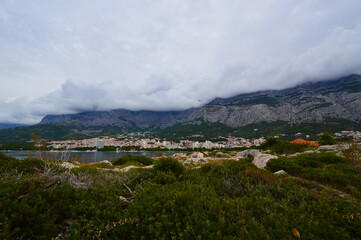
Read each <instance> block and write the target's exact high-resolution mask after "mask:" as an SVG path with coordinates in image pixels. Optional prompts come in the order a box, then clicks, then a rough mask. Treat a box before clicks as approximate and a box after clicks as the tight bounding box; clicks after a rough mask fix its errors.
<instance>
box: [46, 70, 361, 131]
mask: <svg viewBox="0 0 361 240" xmlns="http://www.w3.org/2000/svg"><path fill="white" fill-rule="evenodd" d="M360 113H361V76H360V75H357V74H352V75H349V76H347V77H343V78H340V79H336V80H330V81H322V82H311V83H305V84H301V85H298V86H296V87H293V88H287V89H283V90H266V91H258V92H253V93H245V94H239V95H236V96H234V97H230V98H215V99H214V100H212V101H210V102H209V103H207V104H205V105H204V106H202V107H199V108H190V109H186V110H184V111H148V110H144V111H142V110H141V111H131V110H126V109H114V110H110V111H87V112H81V113H76V114H64V115H48V116H45V117H44V118H43V119H42V121H41V122H40V123H39V124H64V125H68V126H74V127H80V126H84V127H100V126H114V127H119V128H139V129H143V130H147V129H155V128H161V129H162V128H167V127H171V126H173V125H175V124H197V123H200V122H201V121H204V122H209V123H216V122H219V123H222V124H225V125H227V126H230V127H242V126H245V125H247V124H252V123H259V122H273V121H278V120H280V121H287V122H295V123H300V122H322V121H323V120H325V119H326V118H336V119H347V120H351V121H356V122H359V121H361V114H360Z"/></svg>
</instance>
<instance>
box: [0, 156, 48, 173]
mask: <svg viewBox="0 0 361 240" xmlns="http://www.w3.org/2000/svg"><path fill="white" fill-rule="evenodd" d="M44 165H45V162H44V161H42V160H39V159H35V158H29V159H28V158H27V159H17V158H13V157H9V156H6V155H5V154H3V153H0V172H9V171H17V172H19V173H21V172H22V173H24V174H26V173H36V172H37V171H38V170H41V169H42V168H43V167H44Z"/></svg>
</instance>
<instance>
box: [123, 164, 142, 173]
mask: <svg viewBox="0 0 361 240" xmlns="http://www.w3.org/2000/svg"><path fill="white" fill-rule="evenodd" d="M132 168H139V167H137V166H133V165H130V166H128V167H125V168H122V169H120V171H121V172H128V171H129V170H130V169H132Z"/></svg>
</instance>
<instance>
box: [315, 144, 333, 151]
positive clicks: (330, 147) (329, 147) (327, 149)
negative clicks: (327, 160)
mask: <svg viewBox="0 0 361 240" xmlns="http://www.w3.org/2000/svg"><path fill="white" fill-rule="evenodd" d="M318 150H319V151H335V150H337V146H336V145H324V146H320V147H319V148H318Z"/></svg>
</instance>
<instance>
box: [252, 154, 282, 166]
mask: <svg viewBox="0 0 361 240" xmlns="http://www.w3.org/2000/svg"><path fill="white" fill-rule="evenodd" d="M274 158H278V157H277V156H275V155H272V154H258V155H256V156H255V157H254V159H253V161H252V163H253V164H254V165H256V166H257V167H258V168H265V167H266V165H267V163H268V161H269V160H271V159H274Z"/></svg>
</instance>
